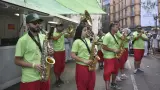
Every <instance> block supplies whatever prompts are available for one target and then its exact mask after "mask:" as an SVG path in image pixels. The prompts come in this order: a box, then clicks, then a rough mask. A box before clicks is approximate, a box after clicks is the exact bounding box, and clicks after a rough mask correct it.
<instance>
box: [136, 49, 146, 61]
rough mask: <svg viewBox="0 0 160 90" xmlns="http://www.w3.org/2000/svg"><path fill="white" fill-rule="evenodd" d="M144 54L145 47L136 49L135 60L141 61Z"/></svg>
mask: <svg viewBox="0 0 160 90" xmlns="http://www.w3.org/2000/svg"><path fill="white" fill-rule="evenodd" d="M143 55H144V49H134V60H135V61H141V60H142V58H143Z"/></svg>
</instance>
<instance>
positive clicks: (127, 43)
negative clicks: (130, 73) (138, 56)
mask: <svg viewBox="0 0 160 90" xmlns="http://www.w3.org/2000/svg"><path fill="white" fill-rule="evenodd" d="M126 39H127V40H125V42H124V48H128V45H129V41H128V40H130V36H127V38H126Z"/></svg>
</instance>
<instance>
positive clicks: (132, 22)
mask: <svg viewBox="0 0 160 90" xmlns="http://www.w3.org/2000/svg"><path fill="white" fill-rule="evenodd" d="M131 27H134V17H131Z"/></svg>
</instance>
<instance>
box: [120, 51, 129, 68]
mask: <svg viewBox="0 0 160 90" xmlns="http://www.w3.org/2000/svg"><path fill="white" fill-rule="evenodd" d="M127 59H128V48H125V52H124V53H123V55H122V56H121V58H120V59H119V60H120V69H124V64H125V63H126V61H127Z"/></svg>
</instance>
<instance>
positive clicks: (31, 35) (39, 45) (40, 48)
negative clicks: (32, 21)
mask: <svg viewBox="0 0 160 90" xmlns="http://www.w3.org/2000/svg"><path fill="white" fill-rule="evenodd" d="M28 35H29V36H30V37H31V38H32V40H33V41H34V42H35V43H36V45H37V46H38V48H39V50H40V52H41V53H42V47H41V43H40V38H39V35H38V34H37V38H38V41H37V40H36V39H35V38H34V36H33V34H32V33H31V31H28Z"/></svg>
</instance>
